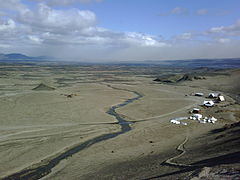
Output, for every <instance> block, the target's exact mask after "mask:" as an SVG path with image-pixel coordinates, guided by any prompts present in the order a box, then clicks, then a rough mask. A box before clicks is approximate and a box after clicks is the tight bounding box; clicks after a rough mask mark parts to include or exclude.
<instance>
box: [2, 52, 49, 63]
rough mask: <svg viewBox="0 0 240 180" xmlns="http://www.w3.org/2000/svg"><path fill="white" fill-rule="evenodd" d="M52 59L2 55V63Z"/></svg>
mask: <svg viewBox="0 0 240 180" xmlns="http://www.w3.org/2000/svg"><path fill="white" fill-rule="evenodd" d="M52 59H54V58H52V57H48V56H38V57H31V56H26V55H24V54H20V53H11V54H0V61H18V62H19V61H51V60H52Z"/></svg>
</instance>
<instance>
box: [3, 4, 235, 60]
mask: <svg viewBox="0 0 240 180" xmlns="http://www.w3.org/2000/svg"><path fill="white" fill-rule="evenodd" d="M239 12H240V1H239V0H221V1H219V0H218V1H217V0H201V1H200V0H199V1H196V0H169V1H167V0H8V1H6V0H0V53H9V52H19V53H25V54H28V55H51V56H56V57H60V58H64V59H74V60H78V61H118V60H121V61H122V60H165V59H192V58H225V57H240V52H239V50H238V47H239V45H240V13H239Z"/></svg>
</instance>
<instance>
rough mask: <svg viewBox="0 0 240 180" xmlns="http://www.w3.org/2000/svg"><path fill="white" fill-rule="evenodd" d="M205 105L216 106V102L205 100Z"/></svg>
mask: <svg viewBox="0 0 240 180" xmlns="http://www.w3.org/2000/svg"><path fill="white" fill-rule="evenodd" d="M203 105H204V106H206V107H212V106H214V102H213V101H204V102H203Z"/></svg>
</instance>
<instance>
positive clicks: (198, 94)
mask: <svg viewBox="0 0 240 180" xmlns="http://www.w3.org/2000/svg"><path fill="white" fill-rule="evenodd" d="M203 95H204V94H203V93H195V94H194V96H203Z"/></svg>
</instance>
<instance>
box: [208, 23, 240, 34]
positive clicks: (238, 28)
mask: <svg viewBox="0 0 240 180" xmlns="http://www.w3.org/2000/svg"><path fill="white" fill-rule="evenodd" d="M207 33H208V34H223V35H229V36H240V20H238V21H237V22H236V23H234V24H232V25H230V26H218V27H213V28H210V29H209V30H208V31H207Z"/></svg>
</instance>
